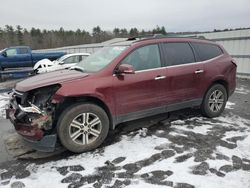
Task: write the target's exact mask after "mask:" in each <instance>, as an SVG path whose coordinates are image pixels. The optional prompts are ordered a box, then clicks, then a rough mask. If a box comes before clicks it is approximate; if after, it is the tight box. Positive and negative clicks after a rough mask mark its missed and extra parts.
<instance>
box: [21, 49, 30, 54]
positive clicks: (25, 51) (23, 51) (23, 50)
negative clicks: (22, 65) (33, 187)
mask: <svg viewBox="0 0 250 188" xmlns="http://www.w3.org/2000/svg"><path fill="white" fill-rule="evenodd" d="M28 53H29V50H28V48H19V54H28Z"/></svg>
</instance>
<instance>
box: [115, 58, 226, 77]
mask: <svg viewBox="0 0 250 188" xmlns="http://www.w3.org/2000/svg"><path fill="white" fill-rule="evenodd" d="M223 55H224V54H221V55H219V56H217V57H214V58H212V59H208V60H205V61H198V62H193V63H186V64H180V65H168V66H165V67H158V68H152V69H145V70H139V71H135V73H140V72H147V71H153V70H160V69H166V68H172V67H181V66H191V65H197V64H205V63H209V62H210V61H213V60H215V59H218V58H220V57H222V56H223ZM113 76H116V74H113Z"/></svg>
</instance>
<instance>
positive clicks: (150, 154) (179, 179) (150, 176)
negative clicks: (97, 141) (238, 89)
mask: <svg viewBox="0 0 250 188" xmlns="http://www.w3.org/2000/svg"><path fill="white" fill-rule="evenodd" d="M249 148H250V120H248V119H244V118H241V117H239V116H236V115H233V114H225V115H223V116H221V117H218V118H214V119H208V118H204V117H191V118H187V119H185V120H176V121H172V122H171V126H170V127H169V126H166V125H165V126H164V125H156V126H154V127H151V128H148V129H146V128H143V129H140V130H138V131H135V132H131V133H129V134H127V135H122V136H121V137H120V140H119V141H117V142H116V143H114V144H112V145H109V146H106V147H104V148H100V149H97V150H95V151H93V152H86V153H83V154H79V155H75V156H71V157H69V158H67V159H63V160H58V161H52V162H48V163H45V164H42V165H38V164H31V165H29V166H27V167H26V169H25V170H26V171H29V172H30V173H31V175H29V176H27V177H25V178H23V179H19V178H17V177H12V178H11V179H10V180H8V181H10V182H9V183H8V184H7V185H5V186H3V187H4V188H5V187H10V185H11V184H12V183H14V182H17V181H19V183H20V182H22V183H23V184H25V186H26V187H36V188H43V187H48V185H49V187H55V188H56V187H80V186H82V187H98V186H99V187H101V186H102V187H107V186H113V187H124V186H127V187H131V188H132V187H133V188H134V187H138V188H144V187H150V188H151V187H156V188H158V187H163V186H164V187H166V186H167V187H168V186H169V187H173V186H174V187H179V188H180V187H182V188H183V187H184V188H185V187H186V188H188V187H197V188H211V187H213V188H221V187H223V188H235V187H240V188H249V187H250V149H249ZM76 167H77V168H78V170H76V169H74V168H76ZM79 168H80V170H79ZM1 171H2V172H4V169H2V170H1ZM4 181H6V180H2V182H4ZM0 186H1V184H0Z"/></svg>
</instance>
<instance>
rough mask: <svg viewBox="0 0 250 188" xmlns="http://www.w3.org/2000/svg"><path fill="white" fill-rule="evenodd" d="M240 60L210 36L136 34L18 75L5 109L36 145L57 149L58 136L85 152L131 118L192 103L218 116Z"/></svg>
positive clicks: (234, 78)
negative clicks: (64, 65)
mask: <svg viewBox="0 0 250 188" xmlns="http://www.w3.org/2000/svg"><path fill="white" fill-rule="evenodd" d="M236 68H237V66H236V63H235V61H234V60H233V59H232V57H231V56H230V55H229V54H228V53H227V52H226V51H225V49H224V48H223V47H222V46H221V45H219V44H216V43H214V42H211V41H208V40H200V39H194V38H155V37H153V38H148V39H141V40H138V39H137V40H132V39H130V40H127V41H123V42H120V43H114V44H112V45H110V46H107V47H104V48H102V49H101V50H99V51H97V52H95V53H94V54H92V55H90V56H89V57H87V58H86V59H85V60H84V61H82V62H80V63H79V64H77V65H76V66H74V68H72V69H69V70H63V71H55V72H51V73H47V74H41V75H37V76H34V77H32V78H28V79H26V80H24V81H21V82H19V83H17V84H16V87H15V89H14V92H13V95H12V98H11V100H10V105H9V107H8V108H7V110H6V114H7V117H8V118H9V119H10V120H11V122H12V123H13V124H14V126H15V128H16V130H17V132H18V133H19V134H20V135H22V136H23V137H24V138H26V140H27V141H28V142H29V143H31V144H32V146H33V147H34V148H35V149H38V150H43V151H44V150H45V151H53V149H54V147H55V144H56V141H57V138H59V139H60V141H61V143H62V145H63V146H64V147H65V148H67V149H68V150H70V151H73V152H84V151H88V150H91V149H94V148H96V147H98V146H99V145H100V144H101V143H102V142H103V141H104V140H105V138H106V137H107V135H108V132H109V130H110V129H115V127H116V126H117V125H118V124H120V123H123V122H126V121H130V120H135V119H139V118H143V117H148V116H152V115H156V114H161V113H166V112H170V111H174V110H179V109H183V108H187V107H200V109H201V113H202V114H203V115H204V116H207V117H210V118H213V117H217V116H219V115H220V114H221V113H222V112H223V110H224V108H225V105H226V102H227V100H228V98H229V96H230V95H232V93H233V92H234V90H235V87H236Z"/></svg>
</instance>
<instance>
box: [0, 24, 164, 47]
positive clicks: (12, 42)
mask: <svg viewBox="0 0 250 188" xmlns="http://www.w3.org/2000/svg"><path fill="white" fill-rule="evenodd" d="M153 34H163V35H166V34H167V32H166V30H165V27H164V26H162V27H159V26H156V28H154V29H152V30H144V29H143V30H139V29H137V28H131V29H128V30H127V29H126V28H114V29H113V31H104V30H102V29H101V27H100V26H96V27H94V28H93V29H92V32H88V31H86V30H84V29H82V30H81V29H77V30H75V31H72V30H64V29H63V28H62V27H61V28H60V29H59V30H46V29H43V30H41V29H38V28H31V29H30V30H28V29H25V28H22V27H21V26H20V25H18V26H16V27H13V26H10V25H6V26H5V27H4V28H1V27H0V49H3V48H6V47H9V46H20V45H27V46H30V47H31V48H32V49H46V48H55V47H62V46H72V45H80V44H90V43H99V42H103V41H106V40H109V39H112V38H117V37H138V36H146V35H153Z"/></svg>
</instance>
